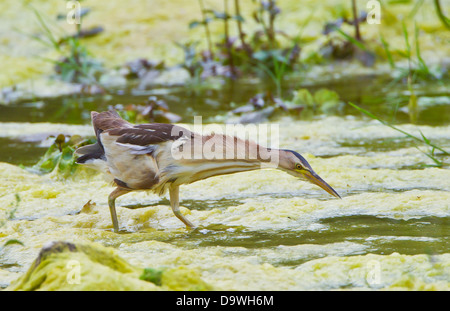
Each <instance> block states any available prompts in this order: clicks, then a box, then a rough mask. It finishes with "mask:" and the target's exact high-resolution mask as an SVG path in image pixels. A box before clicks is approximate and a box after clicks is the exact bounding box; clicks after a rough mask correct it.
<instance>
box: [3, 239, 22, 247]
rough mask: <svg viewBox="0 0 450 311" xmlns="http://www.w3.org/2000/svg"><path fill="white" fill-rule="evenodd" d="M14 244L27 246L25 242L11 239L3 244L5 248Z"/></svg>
mask: <svg viewBox="0 0 450 311" xmlns="http://www.w3.org/2000/svg"><path fill="white" fill-rule="evenodd" d="M12 244H19V245H22V246H25V245H24V244H23V242H21V241H19V240H16V239H11V240H8V241H6V242H5V244H3V247H5V246H8V245H12Z"/></svg>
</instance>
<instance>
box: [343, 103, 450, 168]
mask: <svg viewBox="0 0 450 311" xmlns="http://www.w3.org/2000/svg"><path fill="white" fill-rule="evenodd" d="M348 104H349V105H350V106H352V107H353V108H355V109H357V110H358V111H360V112H362V113H363V114H365V115H366V116H368V117H369V118H371V119H373V120H377V121H379V122H380V123H381V124H383V125H385V126H387V127H390V128H391V129H393V130H396V131H397V132H400V133H402V134H403V135H405V137H407V138H410V139H412V140H413V141H416V142H419V143H421V144H424V145H427V146H428V147H429V149H428V150H427V151H426V152H425V151H423V150H422V149H420V148H418V147H417V146H416V148H417V149H418V150H419V151H420V152H422V153H423V154H424V155H426V156H427V157H428V158H430V159H431V160H432V161H433V162H434V165H425V166H435V167H443V166H447V165H449V163H445V162H443V161H441V160H439V159H438V156H439V155H445V156H450V152H447V151H446V150H444V149H443V148H442V147H440V146H438V145H436V144H434V143H432V142H431V141H430V140H429V139H428V138H427V137H425V135H424V134H423V133H422V131H420V130H419V132H420V137H419V136H416V135H414V134H411V133H408V132H406V131H405V130H402V129H400V128H398V127H397V126H395V125H393V124H392V123H390V122H387V121H385V120H382V119H381V118H379V117H377V116H375V115H374V114H373V113H371V112H370V111H368V110H365V109H364V108H361V107H359V106H357V105H355V104H353V103H351V102H348ZM436 150H438V151H440V152H441V154H439V155H438V154H436Z"/></svg>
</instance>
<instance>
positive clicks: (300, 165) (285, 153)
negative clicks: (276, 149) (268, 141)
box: [278, 149, 341, 198]
mask: <svg viewBox="0 0 450 311" xmlns="http://www.w3.org/2000/svg"><path fill="white" fill-rule="evenodd" d="M278 168H279V169H281V170H283V171H285V172H286V173H288V174H290V175H292V176H295V177H298V178H300V179H301V180H304V181H307V182H310V183H312V184H315V185H317V186H319V187H320V188H322V189H323V190H325V191H326V192H328V193H329V194H331V195H333V196H335V197H337V198H341V197H340V196H339V194H338V193H337V192H336V191H335V190H334V189H333V188H331V186H330V185H329V184H327V183H326V182H325V180H323V179H322V178H321V177H320V176H319V175H317V174H316V172H314V170H313V169H312V167H311V165H309V163H308V161H306V159H305V158H304V157H302V156H301V155H300V154H299V153H297V152H295V151H292V150H286V149H284V150H283V149H282V150H280V153H279V165H278Z"/></svg>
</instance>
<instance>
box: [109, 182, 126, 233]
mask: <svg viewBox="0 0 450 311" xmlns="http://www.w3.org/2000/svg"><path fill="white" fill-rule="evenodd" d="M128 192H130V191H129V190H126V189H124V188H120V187H118V188H116V189H114V191H113V192H111V194H110V195H109V197H108V205H109V211H110V212H111V219H112V223H113V227H114V232H115V233H117V232H119V222H118V221H117V214H116V199H117V198H118V197H120V196H121V195H124V194H125V193H128Z"/></svg>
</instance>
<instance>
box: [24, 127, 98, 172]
mask: <svg viewBox="0 0 450 311" xmlns="http://www.w3.org/2000/svg"><path fill="white" fill-rule="evenodd" d="M53 138H54V142H53V144H52V145H51V146H50V147H49V148H48V149H47V151H46V152H45V154H44V155H43V156H42V157H41V158H40V159H39V161H38V162H37V163H36V164H35V165H33V167H31V171H33V172H36V173H39V174H48V173H55V174H56V175H57V176H61V177H63V178H67V177H69V176H71V175H73V174H74V173H75V171H76V170H77V168H78V164H76V163H75V160H76V157H75V155H74V151H75V150H76V149H77V148H78V147H81V146H84V145H87V144H92V143H94V142H95V141H94V140H93V139H85V138H82V137H81V136H79V135H73V136H68V135H67V136H66V135H64V134H59V135H57V136H56V137H53Z"/></svg>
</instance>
